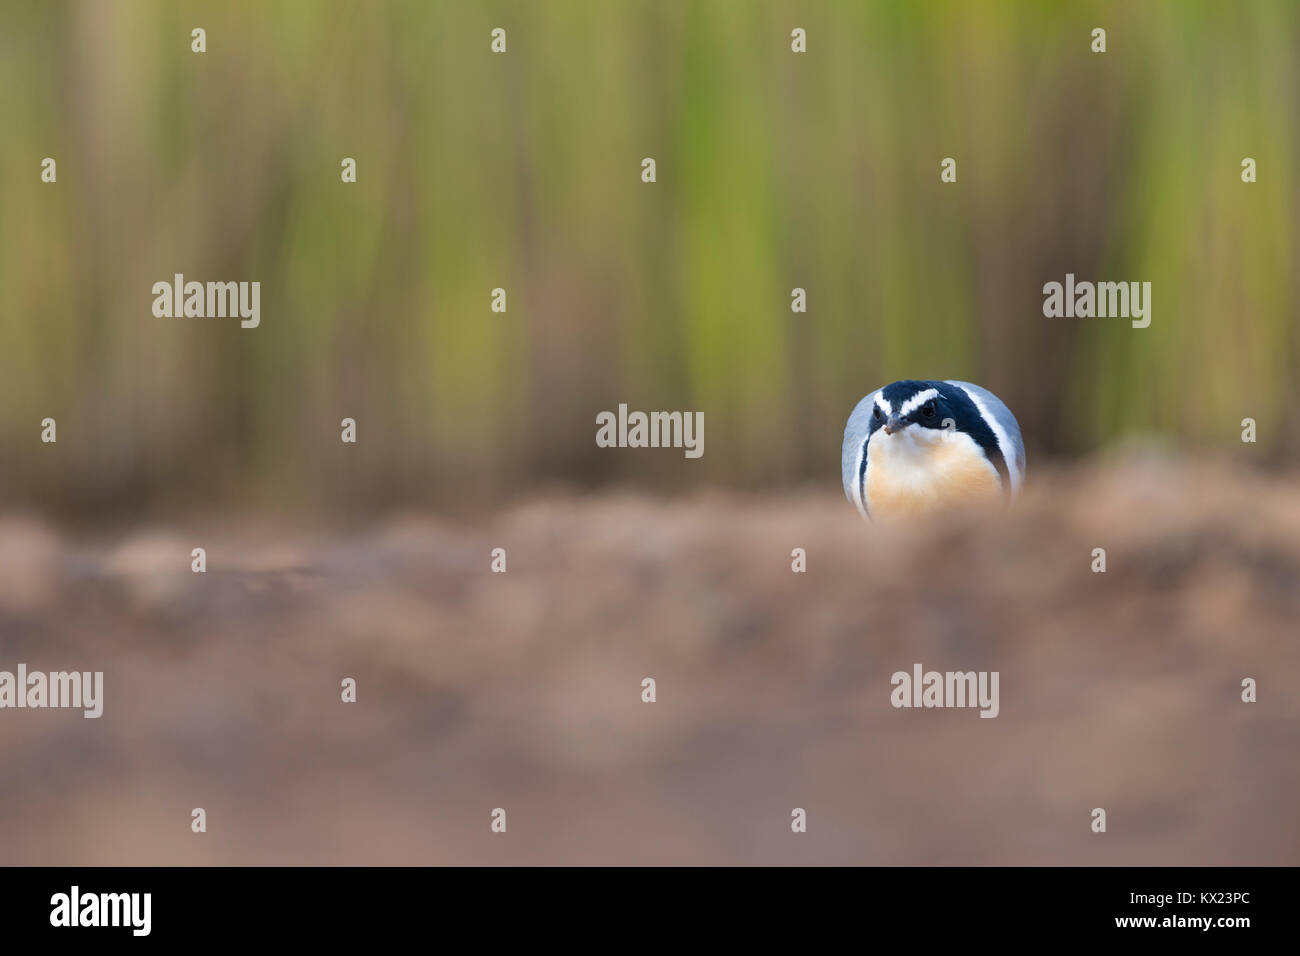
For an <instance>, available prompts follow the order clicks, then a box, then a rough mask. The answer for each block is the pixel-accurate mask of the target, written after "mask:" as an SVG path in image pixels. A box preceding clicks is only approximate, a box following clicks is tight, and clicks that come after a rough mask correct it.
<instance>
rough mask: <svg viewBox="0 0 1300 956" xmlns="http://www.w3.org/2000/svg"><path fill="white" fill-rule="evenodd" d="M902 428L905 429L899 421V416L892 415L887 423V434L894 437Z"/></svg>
mask: <svg viewBox="0 0 1300 956" xmlns="http://www.w3.org/2000/svg"><path fill="white" fill-rule="evenodd" d="M902 427H903V426H902V424H900V423H899V421H898V416H897V415H890V416H889V421H887V422H885V434H886V435H892V434H894V432H896V431H898V430H899V429H901V428H902Z"/></svg>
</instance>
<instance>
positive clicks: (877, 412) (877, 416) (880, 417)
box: [871, 407, 885, 421]
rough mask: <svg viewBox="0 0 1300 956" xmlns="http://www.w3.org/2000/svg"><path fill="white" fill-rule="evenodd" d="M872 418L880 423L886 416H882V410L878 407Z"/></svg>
mask: <svg viewBox="0 0 1300 956" xmlns="http://www.w3.org/2000/svg"><path fill="white" fill-rule="evenodd" d="M871 417H872V418H874V419H875V420H876V421H880V420H881V419H882V418H884V417H885V416H883V415H881V414H880V409H879V407H877V408H876V410H875V411H874V412H872V413H871Z"/></svg>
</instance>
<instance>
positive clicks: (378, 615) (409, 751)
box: [0, 457, 1300, 864]
mask: <svg viewBox="0 0 1300 956" xmlns="http://www.w3.org/2000/svg"><path fill="white" fill-rule="evenodd" d="M273 524H274V522H272V523H271V524H268V523H262V524H253V523H249V522H248V521H246V520H242V519H231V518H225V519H223V520H220V521H215V520H214V521H207V522H196V523H195V524H194V525H193V526H185V527H181V526H172V527H151V528H149V529H138V530H135V531H130V532H125V533H113V534H105V533H103V532H99V533H85V532H83V533H77V532H74V531H68V530H64V529H59V528H56V527H54V526H52V525H50V524H47V523H44V522H41V521H39V520H36V519H33V518H30V517H23V516H10V517H8V518H4V519H0V669H5V670H14V669H15V668H16V665H17V664H18V663H19V662H20V661H21V662H25V663H26V664H27V665H28V667H29V669H41V670H64V669H79V670H102V671H103V672H104V674H105V678H104V680H105V685H106V688H105V704H104V716H103V717H102V718H100V719H99V720H87V719H83V718H82V717H81V715H80V713H79V712H68V711H52V710H46V711H32V710H22V711H16V710H4V711H0V754H3V772H2V774H0V863H6V864H14V863H22V864H143V863H160V864H237V863H250V864H272V863H275V864H287V863H307V864H344V863H348V864H369V863H395V864H443V863H453V864H494V863H522V864H540V863H557V864H576V863H611V864H633V863H647V864H670V863H684V864H709V863H716V864H786V863H788V864H815V863H834V864H923V863H926V864H1029V863H1043V864H1296V863H1300V823H1298V817H1300V811H1298V809H1297V808H1298V805H1300V692H1298V689H1300V653H1298V652H1297V633H1298V630H1300V481H1298V480H1297V478H1296V476H1295V475H1289V476H1277V475H1265V474H1261V473H1258V472H1250V471H1236V470H1230V469H1227V468H1224V467H1219V466H1216V465H1197V466H1195V467H1193V466H1191V465H1188V464H1186V463H1181V462H1178V461H1172V460H1163V459H1153V458H1149V457H1142V458H1134V457H1128V458H1125V459H1123V460H1121V461H1112V462H1107V463H1105V464H1098V465H1087V466H1082V467H1078V468H1074V469H1071V470H1068V471H1056V472H1051V471H1048V470H1040V472H1039V473H1037V474H1036V475H1035V476H1034V483H1033V486H1032V488H1031V491H1030V493H1029V494H1028V495H1027V497H1026V498H1024V499H1023V500H1022V502H1021V503H1020V505H1019V506H1018V507H1017V508H1016V509H1015V510H1014V511H1013V512H1011V513H1009V514H1002V515H973V516H960V517H954V518H951V519H948V520H945V521H942V522H937V523H932V524H929V525H924V526H914V527H909V528H906V529H900V528H893V529H890V528H881V527H874V526H873V527H867V526H864V525H863V524H862V523H860V520H859V519H858V517H857V515H856V513H855V512H854V511H853V509H852V507H851V506H849V505H848V504H846V503H845V501H844V500H843V498H842V497H840V496H839V495H837V494H833V493H822V492H809V493H806V494H795V495H790V496H786V497H752V496H740V495H735V494H730V493H721V492H717V493H700V494H697V495H693V496H690V497H687V498H679V499H673V500H663V499H652V498H647V497H643V496H639V495H633V494H609V495H602V496H591V497H581V496H574V497H560V498H545V499H539V500H535V501H531V502H525V503H522V504H520V505H518V506H516V507H512V508H511V509H509V510H507V511H504V512H502V513H500V514H499V515H496V516H493V517H490V518H488V519H485V520H482V521H474V522H469V523H461V522H457V521H454V520H451V519H447V518H443V517H438V516H428V515H416V516H404V517H396V518H393V519H392V520H391V521H386V522H385V523H384V524H383V525H382V526H375V527H372V528H370V529H368V530H365V531H361V532H357V531H350V532H338V531H336V532H331V533H324V532H316V533H308V532H304V531H302V530H301V529H286V528H279V529H277V530H272V525H273ZM196 546H203V547H206V549H207V555H208V571H207V573H206V574H194V573H192V572H191V571H190V561H191V558H190V552H191V549H192V548H194V547H196ZM495 547H503V548H505V549H506V551H507V561H508V565H507V567H508V570H507V572H506V573H505V574H493V573H491V572H490V571H489V563H490V552H491V549H492V548H495ZM1099 547H1101V548H1105V549H1106V561H1107V571H1106V573H1104V574H1096V573H1093V572H1092V571H1091V569H1090V566H1091V564H1092V563H1093V558H1092V551H1093V549H1094V548H1099ZM794 548H804V549H806V552H807V567H808V570H807V573H804V574H795V573H792V571H791V550H792V549H794ZM915 663H921V664H922V665H924V666H925V667H926V668H927V669H930V668H933V669H937V670H969V669H974V670H996V671H998V672H999V673H1000V675H1001V676H1000V714H999V716H998V717H997V718H996V719H980V718H979V717H978V716H977V713H976V712H975V711H973V710H910V709H895V708H893V707H892V706H891V705H890V692H891V689H892V688H891V685H890V675H891V674H892V673H893V672H894V671H896V670H909V671H910V669H911V668H912V665H913V664H915ZM344 677H353V678H355V679H356V681H357V685H358V700H357V702H356V703H355V704H345V703H343V702H342V701H341V700H340V681H341V680H342V679H343V678H344ZM645 677H653V678H654V679H655V681H656V683H657V697H658V699H657V701H656V702H655V703H653V704H647V703H643V702H642V700H641V682H642V679H643V678H645ZM1245 677H1253V678H1255V679H1256V680H1257V681H1258V683H1259V690H1258V694H1259V700H1258V702H1257V703H1254V704H1247V703H1243V702H1242V701H1241V681H1242V679H1243V678H1245ZM194 807H203V808H204V809H205V810H206V813H207V832H206V833H203V834H195V833H192V832H191V829H190V820H191V809H192V808H194ZM497 807H502V808H504V809H505V810H506V811H507V827H508V829H507V832H506V833H505V834H493V833H492V832H490V822H491V820H490V815H491V812H492V810H493V809H494V808H497ZM795 807H801V808H804V809H805V810H806V811H807V815H808V832H807V833H805V834H794V833H792V832H791V828H790V819H791V810H792V809H793V808H795ZM1094 807H1103V808H1105V810H1106V811H1107V814H1108V818H1107V824H1108V825H1107V832H1106V833H1104V834H1094V833H1092V832H1091V831H1090V822H1091V816H1090V814H1091V811H1092V809H1093V808H1094Z"/></svg>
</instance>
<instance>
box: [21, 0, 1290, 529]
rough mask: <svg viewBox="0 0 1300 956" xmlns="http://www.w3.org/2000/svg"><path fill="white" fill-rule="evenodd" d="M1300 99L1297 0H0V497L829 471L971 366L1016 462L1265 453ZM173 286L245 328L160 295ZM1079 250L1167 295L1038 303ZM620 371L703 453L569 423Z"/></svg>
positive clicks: (349, 493) (1282, 369)
mask: <svg viewBox="0 0 1300 956" xmlns="http://www.w3.org/2000/svg"><path fill="white" fill-rule="evenodd" d="M195 26H202V27H204V28H205V29H206V30H207V42H208V52H207V53H205V54H202V55H196V54H193V53H191V52H190V30H191V29H192V28H193V27H195ZM496 26H501V27H504V28H505V29H506V30H507V37H508V52H507V53H506V54H505V55H504V56H497V55H493V54H492V53H491V52H490V51H489V32H490V30H491V29H492V28H493V27H496ZM796 26H800V27H803V28H805V29H806V30H807V31H808V43H809V52H808V53H807V54H806V55H795V54H793V53H792V52H791V51H790V31H791V29H792V28H793V27H796ZM1095 26H1102V27H1105V28H1106V29H1107V31H1108V47H1109V50H1108V52H1107V53H1105V54H1103V55H1097V54H1093V53H1092V52H1090V49H1089V45H1090V35H1089V34H1090V30H1091V29H1092V28H1093V27H1095ZM1298 120H1300V4H1296V3H1293V2H1289V0H1277V2H1249V3H1240V4H1226V3H1213V2H1185V0H1169V2H1135V3H1128V4H1116V3H1081V4H1057V3H1042V2H999V3H993V2H969V3H928V2H916V3H893V2H881V3H863V2H850V0H843V2H812V0H810V2H805V3H797V2H789V3H782V2H763V0H754V2H748V0H732V2H726V0H700V2H685V0H678V2H664V0H620V2H612V0H520V2H497V3H493V2H473V0H458V2H423V0H419V2H417V0H412V2H401V3H399V2H379V0H375V2H343V0H328V2H327V0H319V2H307V0H302V2H234V3H230V2H195V3H185V4H174V3H167V2H162V0H120V2H96V0H87V2H84V3H64V2H34V0H32V2H15V0H9V2H6V3H5V4H4V5H3V8H2V9H0V123H2V124H3V126H2V129H3V136H4V145H3V148H2V149H0V503H3V504H4V505H5V506H6V507H10V506H20V505H37V506H39V507H43V508H48V509H50V510H53V511H56V512H58V511H65V512H78V513H86V514H98V515H103V514H114V513H117V512H118V511H119V510H125V511H130V510H133V509H139V508H164V507H167V506H170V505H174V506H176V507H177V508H189V507H194V506H209V507H212V508H231V507H242V506H245V505H248V504H251V503H257V504H261V505H264V506H270V507H295V508H296V507H302V508H307V509H313V508H331V509H337V510H346V509H349V508H366V509H368V508H373V507H375V506H389V505H399V504H402V503H407V502H409V503H416V504H433V505H437V506H440V507H446V508H451V509H454V508H456V507H457V506H458V505H459V504H460V503H462V502H467V501H471V500H479V501H496V500H504V499H508V498H513V497H517V496H519V495H526V494H528V493H529V492H531V491H533V490H535V489H537V488H539V487H542V486H546V485H549V484H551V483H553V482H572V483H574V484H576V485H579V486H586V485H591V484H600V483H605V482H612V481H630V482H633V483H636V484H639V485H641V486H643V487H660V488H665V489H680V488H684V487H687V486H691V485H695V484H698V483H724V484H731V485H735V486H738V487H752V488H774V487H781V486H785V485H787V484H790V483H794V482H800V481H804V480H812V481H815V482H820V483H822V484H825V485H826V486H828V487H835V486H836V485H837V484H838V474H839V466H838V455H839V444H840V438H841V431H842V428H843V422H844V419H845V417H846V416H847V413H848V412H849V410H850V409H851V407H852V406H853V404H854V403H855V402H856V401H857V399H858V398H859V397H860V396H861V395H862V394H864V393H865V392H866V391H868V390H869V389H871V388H873V387H875V386H877V385H880V384H883V383H884V382H887V381H891V380H893V379H897V378H902V377H961V378H970V379H974V380H977V381H979V382H981V383H983V384H985V385H987V386H989V387H990V388H993V389H994V390H995V391H997V392H998V393H1000V394H1001V395H1003V397H1004V398H1005V399H1006V400H1007V402H1008V403H1009V404H1010V405H1011V407H1012V409H1013V410H1014V411H1015V412H1016V413H1017V414H1018V415H1019V417H1020V419H1021V422H1022V425H1023V426H1024V430H1025V434H1026V438H1027V441H1028V443H1029V445H1030V449H1031V456H1033V460H1039V461H1042V460H1043V459H1044V457H1045V456H1050V455H1065V456H1072V455H1078V454H1083V453H1088V452H1091V451H1093V450H1095V449H1098V448H1102V447H1105V446H1107V445H1109V444H1111V443H1113V442H1116V441H1118V440H1120V439H1122V438H1124V437H1126V436H1129V435H1133V434H1150V433H1155V434H1161V435H1165V436H1167V437H1168V438H1169V439H1170V440H1171V441H1172V442H1176V443H1178V444H1182V445H1186V446H1189V447H1195V448H1209V449H1213V448H1220V449H1223V450H1225V451H1227V452H1230V453H1234V454H1237V455H1242V456H1245V457H1247V458H1262V459H1266V460H1271V461H1275V462H1276V461H1281V460H1286V459H1290V458H1294V456H1295V455H1296V454H1297V452H1300V424H1298V421H1300V420H1298V419H1297V416H1296V415H1295V412H1294V403H1295V401H1296V398H1297V389H1296V386H1295V382H1296V379H1297V373H1298V372H1300V335H1298V332H1297V326H1298V319H1300V316H1298V315H1297V302H1298V301H1300V296H1298V294H1297V293H1298V291H1300V290H1298V282H1300V280H1297V265H1298V264H1300V256H1298V249H1300V246H1298V243H1297V235H1296V223H1297V220H1298V218H1300V216H1298V214H1300V182H1297V172H1298V171H1300V162H1298V159H1300V155H1298V154H1300V143H1298V142H1297V129H1298V128H1300V127H1298V124H1297V121H1298ZM46 156H51V157H54V158H55V159H56V160H57V162H58V183H57V185H45V184H42V183H41V182H40V180H39V172H40V162H41V160H42V159H43V158H44V157H46ZM345 156H350V157H355V158H356V160H357V162H358V167H359V182H358V183H357V184H356V185H343V184H342V183H341V182H340V179H339V171H340V165H339V164H340V161H341V159H342V158H343V157H345ZM646 156H652V157H654V158H655V159H656V161H657V164H658V182H657V183H655V184H653V185H646V184H643V183H642V182H641V180H640V170H641V166H640V163H641V159H642V158H643V157H646ZM946 156H952V157H954V158H956V159H957V162H958V182H957V184H956V185H946V184H942V183H941V182H940V181H939V165H940V160H941V159H942V158H943V157H946ZM1245 156H1251V157H1254V158H1255V159H1256V160H1257V162H1258V169H1259V181H1258V182H1257V183H1256V184H1253V185H1246V184H1243V183H1242V182H1241V179H1240V163H1241V160H1242V158H1243V157H1245ZM177 272H180V273H184V274H185V276H186V277H187V278H190V279H197V280H200V281H207V280H258V281H260V282H261V283H262V324H261V327H260V328H259V329H257V330H249V331H244V330H241V329H240V328H239V327H238V323H237V321H230V320H217V319H212V320H209V319H157V318H154V317H153V316H152V314H151V311H150V308H151V303H152V295H151V292H150V287H151V285H152V284H153V283H154V282H156V281H159V280H170V278H171V276H172V275H173V274H174V273H177ZM1066 272H1074V273H1075V274H1076V276H1078V277H1079V278H1080V279H1088V280H1093V281H1096V280H1127V281H1141V280H1145V281H1150V282H1152V283H1153V321H1152V324H1151V327H1150V328H1149V329H1146V330H1134V329H1131V328H1130V327H1129V325H1128V323H1127V322H1125V321H1123V320H1120V319H1109V320H1102V319H1093V320H1083V319H1055V320H1052V319H1046V318H1044V316H1043V315H1042V291H1041V290H1042V285H1043V283H1044V282H1048V281H1052V280H1056V281H1060V280H1062V279H1063V278H1064V275H1065V273H1066ZM498 286H499V287H503V288H505V289H506V290H507V295H508V309H509V310H508V312H507V313H506V314H505V315H499V314H493V313H492V312H490V311H489V295H490V291H491V290H492V289H493V288H495V287H498ZM796 286H798V287H802V288H805V289H806V290H807V292H808V302H809V311H808V313H807V314H793V313H792V312H791V311H790V291H791V289H792V288H794V287H796ZM619 402H626V403H628V404H629V406H630V407H632V408H640V409H691V410H701V411H703V412H704V413H705V420H706V428H705V448H706V452H705V455H704V457H703V458H702V459H700V460H698V461H687V460H685V459H684V457H682V456H681V454H680V453H678V452H674V451H666V450H658V451H610V450H604V449H598V448H597V447H596V446H595V443H594V434H595V415H596V413H597V412H598V411H600V410H602V409H614V408H616V407H617V405H618V403H619ZM46 416H50V417H54V418H55V419H57V422H58V439H59V440H58V443H57V445H42V444H41V443H40V441H39V435H40V422H41V420H42V418H44V417H46ZM1246 416H1250V417H1253V418H1255V419H1256V420H1257V421H1258V423H1259V444H1258V445H1257V446H1243V445H1242V444H1241V443H1240V441H1239V432H1240V421H1241V419H1242V418H1244V417H1246ZM343 417H353V418H355V419H356V420H357V422H358V426H359V435H360V440H359V443H358V444H357V445H356V446H344V445H343V444H342V443H341V442H340V441H339V421H340V419H342V418H343Z"/></svg>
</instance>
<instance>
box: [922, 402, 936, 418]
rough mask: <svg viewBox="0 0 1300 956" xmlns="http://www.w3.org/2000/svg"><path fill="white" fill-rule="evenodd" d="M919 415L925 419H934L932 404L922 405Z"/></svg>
mask: <svg viewBox="0 0 1300 956" xmlns="http://www.w3.org/2000/svg"><path fill="white" fill-rule="evenodd" d="M921 414H922V415H924V416H925V417H926V418H934V402H926V403H925V404H924V405H922V406H921Z"/></svg>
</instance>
